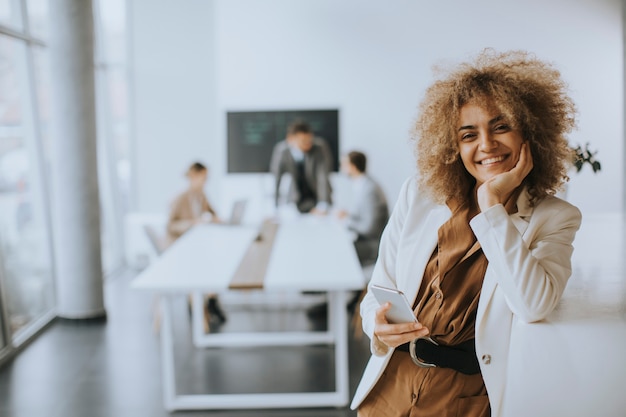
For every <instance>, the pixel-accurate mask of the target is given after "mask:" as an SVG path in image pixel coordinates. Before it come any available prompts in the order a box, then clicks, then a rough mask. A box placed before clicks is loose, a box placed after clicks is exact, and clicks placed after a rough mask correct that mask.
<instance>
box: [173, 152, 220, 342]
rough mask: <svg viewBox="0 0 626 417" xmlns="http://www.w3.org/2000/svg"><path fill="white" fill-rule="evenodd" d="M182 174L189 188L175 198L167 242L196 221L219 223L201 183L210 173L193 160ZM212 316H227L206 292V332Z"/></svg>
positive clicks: (195, 223)
mask: <svg viewBox="0 0 626 417" xmlns="http://www.w3.org/2000/svg"><path fill="white" fill-rule="evenodd" d="M185 175H186V177H187V180H188V188H187V190H185V191H184V192H182V193H181V194H179V195H178V196H177V197H176V198H175V199H174V201H173V203H172V205H171V209H170V214H169V218H168V221H167V234H168V238H169V241H170V244H171V243H173V242H174V241H175V240H176V239H178V238H179V237H181V236H182V235H183V234H184V233H185V232H187V231H188V230H190V229H191V228H192V227H193V226H195V225H197V224H202V223H221V219H220V218H219V216H218V215H217V213H216V211H215V210H214V209H213V207H212V206H211V204H210V203H209V200H208V199H207V196H206V194H205V193H204V186H205V184H206V182H207V179H208V176H209V170H208V169H207V167H206V166H205V165H204V164H202V163H200V162H194V163H193V164H191V166H190V167H189V168H188V169H187V173H186V174H185ZM207 273H208V271H207ZM213 318H215V319H217V320H219V321H220V322H224V321H226V315H225V314H224V312H223V311H222V308H221V307H220V305H219V303H218V299H217V295H215V294H208V295H205V297H204V327H205V331H208V328H209V321H210V320H211V319H213Z"/></svg>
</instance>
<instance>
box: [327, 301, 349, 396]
mask: <svg viewBox="0 0 626 417" xmlns="http://www.w3.org/2000/svg"><path fill="white" fill-rule="evenodd" d="M329 295H330V302H329V306H328V307H329V311H328V321H329V322H328V326H329V330H330V329H332V331H333V332H334V334H335V392H336V393H337V396H338V397H339V398H340V401H341V402H342V403H344V404H347V403H348V391H349V383H350V381H349V373H350V369H349V363H348V315H347V312H346V292H345V291H335V292H332V293H330V294H329ZM331 322H332V323H331ZM331 326H332V327H331Z"/></svg>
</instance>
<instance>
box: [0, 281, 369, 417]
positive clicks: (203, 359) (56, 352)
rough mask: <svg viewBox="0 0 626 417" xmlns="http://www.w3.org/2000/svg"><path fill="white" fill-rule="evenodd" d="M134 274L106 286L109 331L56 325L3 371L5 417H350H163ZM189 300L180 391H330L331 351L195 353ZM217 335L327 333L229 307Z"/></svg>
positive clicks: (298, 316) (336, 416)
mask: <svg viewBox="0 0 626 417" xmlns="http://www.w3.org/2000/svg"><path fill="white" fill-rule="evenodd" d="M132 277H133V273H131V272H126V273H123V274H120V275H119V276H116V277H113V278H110V279H108V280H107V283H106V304H107V313H108V317H107V321H106V323H84V322H83V323H77V322H73V321H66V320H57V321H55V322H54V323H53V324H52V325H51V326H50V327H49V328H48V329H47V330H46V331H45V332H44V333H43V334H42V335H41V336H39V337H38V338H37V339H36V340H35V341H34V342H33V343H32V344H30V345H29V346H28V347H27V348H26V349H25V350H24V351H22V352H21V353H20V354H19V355H18V356H17V357H16V358H15V359H14V360H13V361H12V362H9V363H7V364H6V365H5V366H4V367H3V368H1V369H0V416H2V417H18V416H19V417H22V416H28V417H36V416H45V417H57V416H58V417H61V416H63V417H104V416H107V417H126V416H128V417H131V416H132V417H142V416H150V417H160V416H170V415H171V416H195V417H201V416H215V417H218V416H219V417H225V416H229V417H253V416H255V417H269V416H276V417H288V416H289V417H292V416H293V417H347V416H355V415H356V413H355V412H353V411H351V410H349V409H347V408H341V409H338V408H323V409H286V410H244V409H242V410H222V411H186V412H175V413H168V412H167V411H166V410H165V409H164V408H163V402H162V387H161V362H160V346H159V337H158V335H157V334H156V333H155V332H154V330H153V327H152V308H153V303H154V300H153V298H152V296H151V295H149V294H144V293H141V292H138V291H135V290H132V289H130V288H129V285H128V284H129V282H130V281H131V280H132ZM186 307H187V306H186V301H185V297H184V296H181V297H180V299H177V300H176V302H175V311H176V313H175V317H174V320H175V323H176V338H177V343H176V345H175V351H176V367H177V391H178V392H182V393H190V394H191V393H201V392H218V393H227V392H272V391H274V392H277V391H278V390H283V391H293V392H295V391H299V390H304V391H306V390H311V391H312V390H326V389H328V390H332V389H333V387H334V360H333V348H332V347H328V346H310V347H283V348H280V347H276V348H262V349H260V348H259V349H257V348H252V347H251V348H249V349H237V352H236V354H233V352H232V351H228V350H226V349H207V350H201V349H195V348H194V347H193V346H192V345H191V342H190V339H191V337H190V333H189V330H190V329H189V317H188V313H187V308H186ZM226 310H227V314H228V321H227V322H226V324H224V325H223V326H222V328H221V329H219V330H218V329H216V331H224V332H227V331H236V330H241V329H244V328H249V327H255V328H261V329H267V330H274V329H277V328H280V329H290V330H292V329H293V330H295V329H305V328H307V327H310V326H313V327H319V326H323V320H321V319H320V320H318V319H313V320H311V319H310V318H309V317H307V315H306V311H305V310H303V309H296V308H293V307H291V308H288V309H282V310H280V309H277V308H272V309H268V308H264V307H262V306H258V305H257V306H242V305H234V304H228V305H227V306H226ZM349 349H350V355H349V356H350V392H351V394H352V393H353V392H354V390H355V388H356V384H357V383H358V381H359V379H360V376H361V373H362V370H363V368H364V366H365V363H366V361H367V359H368V357H369V349H368V340H367V338H366V337H363V338H357V339H355V338H354V337H352V336H351V337H350V347H349Z"/></svg>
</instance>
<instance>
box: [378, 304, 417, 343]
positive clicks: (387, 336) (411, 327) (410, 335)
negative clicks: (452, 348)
mask: <svg viewBox="0 0 626 417" xmlns="http://www.w3.org/2000/svg"><path fill="white" fill-rule="evenodd" d="M390 309H391V303H389V302H387V303H385V304H383V305H382V306H380V307H379V308H378V309H377V310H376V316H375V319H374V321H375V323H376V324H375V326H374V335H376V337H378V339H379V340H380V341H381V342H383V343H384V344H386V345H387V346H389V347H393V348H395V347H398V346H400V345H402V344H404V343H407V342H410V341H411V340H413V339H417V338H418V337H424V336H427V335H428V333H429V330H428V329H427V328H426V327H424V326H423V325H422V324H421V323H419V322H417V321H415V322H411V323H397V324H393V323H389V322H388V321H387V318H386V313H387V311H389V310H390Z"/></svg>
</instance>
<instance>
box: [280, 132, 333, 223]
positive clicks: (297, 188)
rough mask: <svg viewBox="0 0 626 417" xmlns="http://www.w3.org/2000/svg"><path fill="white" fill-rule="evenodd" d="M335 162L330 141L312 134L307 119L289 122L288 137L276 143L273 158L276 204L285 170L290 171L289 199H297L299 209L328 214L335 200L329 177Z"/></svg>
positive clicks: (289, 200) (300, 210) (294, 201)
mask: <svg viewBox="0 0 626 417" xmlns="http://www.w3.org/2000/svg"><path fill="white" fill-rule="evenodd" d="M332 164H333V159H332V154H331V152H330V148H329V147H328V144H327V143H326V142H325V141H324V140H323V139H322V138H319V137H315V136H314V135H313V130H312V129H311V126H310V125H309V124H308V123H306V122H304V121H301V120H298V121H295V122H293V123H292V124H290V125H289V127H288V128H287V137H286V138H285V140H283V141H280V142H278V143H277V144H276V145H275V146H274V149H273V151H272V159H271V162H270V171H271V172H272V174H274V178H275V184H276V187H275V193H276V194H275V196H276V200H275V202H276V206H278V205H279V201H280V183H281V181H282V177H283V174H290V176H291V184H290V187H289V191H288V195H287V201H288V202H289V203H295V205H296V207H297V209H298V211H299V212H300V213H312V214H326V213H327V212H328V209H329V208H330V205H331V203H332V200H331V193H332V189H331V186H330V181H329V175H330V172H331V170H332Z"/></svg>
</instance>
